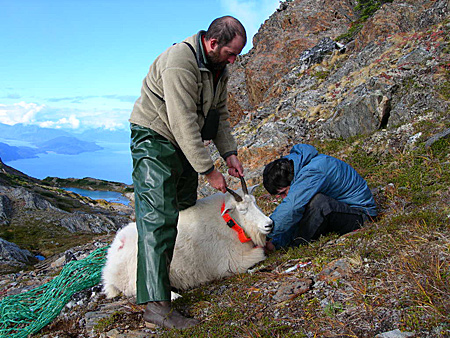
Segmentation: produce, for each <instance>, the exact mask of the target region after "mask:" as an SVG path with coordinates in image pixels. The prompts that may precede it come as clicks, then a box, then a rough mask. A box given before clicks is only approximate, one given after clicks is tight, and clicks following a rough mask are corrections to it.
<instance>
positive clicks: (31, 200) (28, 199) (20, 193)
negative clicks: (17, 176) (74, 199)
mask: <svg viewBox="0 0 450 338" xmlns="http://www.w3.org/2000/svg"><path fill="white" fill-rule="evenodd" d="M11 196H12V197H13V198H14V199H16V200H18V201H19V203H21V204H22V205H23V206H22V207H23V208H25V209H38V210H59V209H58V208H56V207H55V206H53V205H52V204H51V203H50V202H49V201H47V200H46V199H45V198H43V197H42V196H40V195H38V194H35V193H33V192H30V191H29V190H27V189H25V188H22V187H21V188H15V189H13V190H12V192H11Z"/></svg>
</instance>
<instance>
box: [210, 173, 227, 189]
mask: <svg viewBox="0 0 450 338" xmlns="http://www.w3.org/2000/svg"><path fill="white" fill-rule="evenodd" d="M205 176H206V179H207V180H208V182H209V184H211V186H212V187H213V188H215V189H217V190H219V191H221V192H223V193H226V192H227V189H226V188H227V182H225V177H223V175H222V173H221V172H220V171H218V170H217V169H214V170H213V171H211V172H210V173H209V174H207V175H205Z"/></svg>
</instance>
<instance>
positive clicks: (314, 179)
mask: <svg viewBox="0 0 450 338" xmlns="http://www.w3.org/2000/svg"><path fill="white" fill-rule="evenodd" d="M263 184H264V187H265V188H266V190H267V191H268V192H269V193H270V194H272V195H279V196H281V197H283V201H282V202H281V203H280V205H278V207H277V208H276V209H275V211H274V212H273V214H272V215H271V216H270V218H271V219H272V220H273V222H274V227H273V231H272V233H270V234H269V236H268V237H269V238H270V240H269V241H268V243H267V246H266V248H267V249H268V250H269V251H272V250H274V249H275V248H277V249H279V248H281V247H288V246H298V245H300V244H303V243H308V242H310V241H312V240H315V239H318V238H319V237H320V235H325V234H327V233H330V232H335V233H338V234H340V235H343V234H345V233H348V232H350V231H353V230H356V229H358V228H360V227H361V226H362V225H363V224H364V222H365V221H368V220H370V219H371V218H372V217H375V216H376V215H377V210H376V205H375V201H374V199H373V196H372V193H371V191H370V189H369V187H368V186H367V183H366V181H365V180H364V179H363V178H362V177H361V176H360V175H359V174H358V173H357V172H356V170H355V169H353V168H352V167H351V166H350V165H349V164H347V163H345V162H343V161H341V160H339V159H337V158H334V157H331V156H328V155H324V154H319V152H318V151H317V150H316V148H314V147H313V146H311V145H308V144H297V145H295V146H294V147H293V148H292V149H291V152H290V154H289V155H287V156H285V157H283V158H280V159H277V160H275V161H273V162H271V163H269V164H268V165H267V166H266V167H265V169H264V173H263Z"/></svg>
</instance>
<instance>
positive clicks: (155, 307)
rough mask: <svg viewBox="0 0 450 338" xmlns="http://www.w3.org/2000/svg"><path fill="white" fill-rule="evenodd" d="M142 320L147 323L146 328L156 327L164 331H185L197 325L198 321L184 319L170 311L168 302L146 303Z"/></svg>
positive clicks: (174, 311) (177, 313)
mask: <svg viewBox="0 0 450 338" xmlns="http://www.w3.org/2000/svg"><path fill="white" fill-rule="evenodd" d="M144 320H145V321H146V322H147V323H146V325H147V327H151V328H153V327H155V325H158V326H161V327H165V328H166V329H187V328H190V327H193V326H195V325H197V324H198V323H199V321H198V320H196V319H193V318H186V317H184V316H183V315H182V314H181V313H179V312H178V311H177V310H174V309H172V308H171V306H170V302H169V301H164V302H149V303H147V306H146V307H145V312H144Z"/></svg>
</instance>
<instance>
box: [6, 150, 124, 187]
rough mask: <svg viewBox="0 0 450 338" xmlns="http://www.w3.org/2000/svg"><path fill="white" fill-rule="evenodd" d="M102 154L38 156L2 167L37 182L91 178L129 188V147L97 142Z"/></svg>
mask: <svg viewBox="0 0 450 338" xmlns="http://www.w3.org/2000/svg"><path fill="white" fill-rule="evenodd" d="M97 144H98V145H100V146H101V147H103V149H102V150H99V151H94V152H86V153H81V154H78V155H60V154H55V153H46V154H39V157H38V158H29V159H22V160H16V161H8V162H5V164H7V165H9V166H10V167H13V168H14V169H17V170H20V171H21V172H23V173H25V174H27V175H28V176H32V177H35V178H38V179H44V178H46V177H48V176H50V177H59V178H84V177H92V178H97V179H101V180H106V181H113V182H121V183H125V184H131V183H132V180H131V171H132V162H131V153H130V144H129V143H112V142H111V143H110V142H97Z"/></svg>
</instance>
